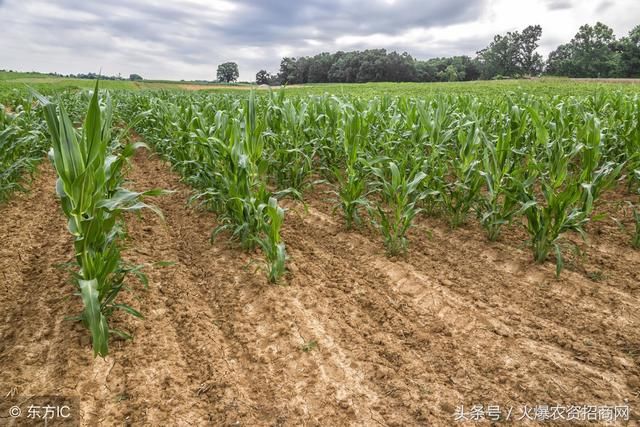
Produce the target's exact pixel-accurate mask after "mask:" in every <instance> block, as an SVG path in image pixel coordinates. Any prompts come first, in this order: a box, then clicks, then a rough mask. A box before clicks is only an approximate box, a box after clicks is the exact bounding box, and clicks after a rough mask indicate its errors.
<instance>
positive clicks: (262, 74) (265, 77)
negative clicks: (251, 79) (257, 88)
mask: <svg viewBox="0 0 640 427" xmlns="http://www.w3.org/2000/svg"><path fill="white" fill-rule="evenodd" d="M270 78H271V76H270V75H269V73H267V70H260V71H258V72H257V73H256V83H258V84H259V85H268V84H269V79H270Z"/></svg>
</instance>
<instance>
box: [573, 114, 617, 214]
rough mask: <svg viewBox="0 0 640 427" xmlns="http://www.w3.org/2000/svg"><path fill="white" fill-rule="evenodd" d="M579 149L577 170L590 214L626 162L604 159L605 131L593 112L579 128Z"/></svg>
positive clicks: (583, 200) (583, 197)
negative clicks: (578, 167)
mask: <svg viewBox="0 0 640 427" xmlns="http://www.w3.org/2000/svg"><path fill="white" fill-rule="evenodd" d="M577 136H578V142H579V144H578V145H577V147H576V148H577V149H579V150H580V161H579V163H578V164H579V165H580V170H579V171H577V172H576V173H577V175H578V180H579V181H580V183H581V189H582V209H583V210H584V211H585V212H586V213H587V214H590V213H591V211H592V209H593V204H594V202H595V201H596V200H597V199H598V198H599V197H600V195H601V194H602V192H603V191H604V190H606V189H608V188H610V187H611V186H612V185H613V183H614V181H615V179H616V178H617V177H618V176H619V175H620V172H621V171H622V168H623V166H624V162H621V163H619V164H616V163H615V162H613V161H608V162H605V161H604V153H603V149H604V143H603V141H602V138H603V133H602V130H601V126H600V120H598V119H597V118H596V117H595V116H594V115H593V114H586V123H584V124H583V125H582V126H580V127H579V128H578V131H577Z"/></svg>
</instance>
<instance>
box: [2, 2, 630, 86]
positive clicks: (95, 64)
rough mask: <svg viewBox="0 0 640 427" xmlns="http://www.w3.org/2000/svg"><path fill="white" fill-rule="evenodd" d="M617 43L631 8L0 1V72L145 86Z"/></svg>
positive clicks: (577, 4)
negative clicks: (113, 77) (97, 76)
mask: <svg viewBox="0 0 640 427" xmlns="http://www.w3.org/2000/svg"><path fill="white" fill-rule="evenodd" d="M597 21H601V22H604V23H605V24H607V25H609V26H611V27H612V28H613V29H614V32H615V34H616V36H618V37H621V36H623V35H626V34H627V33H628V32H629V30H630V29H631V28H633V27H634V26H635V25H638V24H640V2H638V1H637V0H617V1H612V0H586V1H579V2H578V1H575V0H532V1H513V0H472V1H469V0H448V1H447V2H429V3H426V2H424V1H422V0H352V1H348V2H347V1H344V0H309V1H305V2H300V3H292V2H290V1H289V0H272V1H269V2H262V1H260V0H236V1H230V0H216V1H208V0H180V1H172V2H159V1H155V0H137V1H130V0H113V1H111V2H110V4H109V5H108V6H105V5H104V3H103V2H101V1H93V0H52V1H44V0H0V22H1V23H2V37H0V52H2V55H1V56H0V68H10V69H18V70H38V71H45V72H49V71H57V72H62V73H78V72H97V71H99V70H100V69H102V72H103V73H105V74H118V73H121V74H122V75H125V76H126V75H129V74H130V73H138V74H141V75H143V76H144V77H146V78H170V79H208V80H211V79H213V78H215V72H216V67H217V64H219V63H221V62H225V61H236V62H238V64H239V66H240V78H241V79H244V80H252V79H253V77H254V76H255V73H256V72H257V71H258V69H260V68H266V69H267V70H270V71H277V69H278V65H279V62H280V58H281V57H282V56H301V55H313V54H316V53H319V52H321V51H328V52H333V51H336V50H353V49H366V48H387V49H389V50H398V51H407V52H409V53H410V54H412V55H413V56H414V57H417V58H428V57H433V56H449V55H461V54H466V55H470V56H472V55H474V53H475V52H476V51H477V50H480V49H482V48H483V47H485V46H486V45H487V43H488V42H489V41H490V40H491V39H492V37H493V35H494V34H497V33H504V32H507V31H513V30H521V29H522V28H524V27H526V26H527V25H534V24H539V25H541V26H542V29H543V34H542V39H541V46H540V51H541V53H543V54H545V55H546V54H547V53H548V52H549V51H551V50H552V49H554V48H555V47H556V46H557V45H558V44H560V43H566V42H568V41H569V40H570V39H571V38H572V37H573V36H574V34H575V33H576V32H577V30H578V27H579V26H580V25H582V24H585V23H589V24H594V23H595V22H597Z"/></svg>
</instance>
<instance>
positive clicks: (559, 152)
mask: <svg viewBox="0 0 640 427" xmlns="http://www.w3.org/2000/svg"><path fill="white" fill-rule="evenodd" d="M547 146H548V151H549V152H548V153H547V154H548V156H547V160H548V161H546V162H545V161H538V160H535V159H532V160H531V162H530V165H529V167H530V169H529V172H528V173H531V175H529V176H528V177H526V179H524V180H523V181H522V182H519V183H518V187H519V188H518V193H519V195H520V196H519V197H520V200H521V202H522V207H521V209H520V213H522V214H524V216H525V218H526V219H527V221H526V227H525V228H526V230H527V232H528V233H529V236H530V244H531V249H532V250H533V257H534V260H535V262H537V263H543V262H545V261H546V259H547V257H548V256H549V253H550V252H551V250H554V251H555V255H556V275H560V272H561V271H562V269H563V267H564V261H563V256H562V243H564V242H563V237H564V234H565V233H566V232H568V231H576V232H578V233H580V235H581V236H583V238H584V230H583V225H584V224H585V223H586V222H587V221H588V220H589V216H588V214H587V211H585V210H584V209H585V208H584V207H583V206H582V204H581V203H580V200H581V196H582V192H581V190H580V185H579V183H577V182H575V177H571V176H570V175H569V165H570V163H571V160H572V158H573V157H574V156H575V151H574V152H572V153H567V152H566V147H564V145H563V142H562V141H560V140H557V139H556V140H554V141H553V142H552V143H551V144H547ZM572 148H573V147H572ZM534 182H536V184H539V185H540V191H539V193H541V194H540V195H538V192H537V191H536V185H534V184H533V183H534ZM586 208H587V209H590V208H591V206H587V207H586Z"/></svg>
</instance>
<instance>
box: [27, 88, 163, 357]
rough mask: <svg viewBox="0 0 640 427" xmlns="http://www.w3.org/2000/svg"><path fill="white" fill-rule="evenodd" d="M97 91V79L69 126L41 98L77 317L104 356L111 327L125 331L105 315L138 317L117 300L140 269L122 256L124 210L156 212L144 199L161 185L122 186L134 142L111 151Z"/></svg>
mask: <svg viewBox="0 0 640 427" xmlns="http://www.w3.org/2000/svg"><path fill="white" fill-rule="evenodd" d="M98 93H99V92H98V83H97V82H96V86H95V90H94V91H93V95H92V96H91V100H90V102H89V107H88V110H87V114H86V118H85V120H84V125H83V128H82V129H81V130H77V129H75V128H74V127H73V124H72V122H71V120H70V119H69V115H68V114H67V112H66V110H65V108H64V105H63V104H61V103H59V102H58V103H53V102H50V101H48V100H47V99H45V98H44V97H42V96H39V99H40V101H41V103H42V104H43V106H44V111H45V117H46V121H47V124H48V127H49V133H50V136H51V142H52V149H51V152H50V157H51V159H52V161H53V165H54V167H55V170H56V172H57V174H58V179H57V182H56V193H57V194H58V197H59V198H60V201H61V205H62V210H63V211H64V213H65V215H66V216H67V218H68V229H69V232H70V233H71V234H72V235H73V236H74V248H75V260H76V263H77V265H78V270H77V271H76V272H75V273H74V275H73V276H74V279H75V282H76V285H77V287H78V290H79V294H80V296H81V298H82V302H83V304H84V310H83V312H82V315H81V316H80V319H81V320H82V322H83V324H84V325H85V326H86V327H87V328H88V329H89V330H90V332H91V337H92V345H93V351H94V354H95V355H100V356H106V355H107V354H108V351H109V350H108V340H109V334H110V333H116V334H117V335H120V336H123V337H128V334H126V333H125V332H123V331H119V330H115V329H110V328H109V324H108V319H109V317H110V316H111V315H112V314H113V313H114V312H115V311H118V310H119V311H124V312H126V313H128V314H131V315H133V316H135V317H137V318H142V315H141V314H140V312H138V311H137V310H135V309H134V308H132V307H130V306H128V305H126V304H122V303H117V302H116V297H117V296H118V293H119V292H120V291H121V290H122V289H123V287H124V285H125V277H126V276H127V274H128V273H131V272H133V271H138V270H139V269H138V268H131V267H129V266H128V265H127V264H125V263H124V262H123V260H122V259H121V256H120V248H119V246H118V238H119V237H120V235H121V227H120V223H121V221H122V213H123V212H125V211H138V210H140V209H142V208H152V209H153V210H154V211H155V212H156V213H160V211H159V210H157V208H155V207H152V206H149V205H146V204H145V203H143V202H142V199H143V198H144V197H145V196H152V195H159V194H161V191H160V190H151V191H146V192H143V193H138V192H133V191H129V190H126V189H124V188H122V187H121V181H122V175H121V168H122V167H123V165H124V161H123V160H124V158H125V157H126V156H130V155H131V154H132V153H133V150H134V148H133V147H130V148H128V149H126V150H122V151H121V152H119V153H111V152H110V146H111V142H112V141H111V117H112V104H111V99H110V98H109V96H108V95H107V97H106V99H105V103H104V108H103V110H101V108H100V101H99V95H98Z"/></svg>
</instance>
